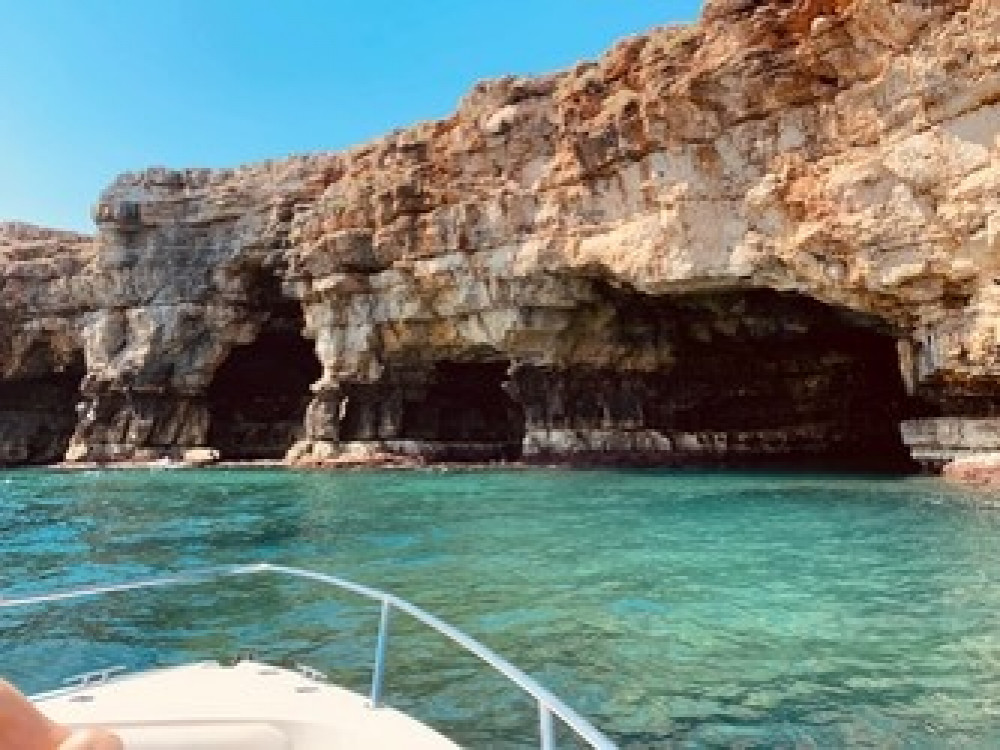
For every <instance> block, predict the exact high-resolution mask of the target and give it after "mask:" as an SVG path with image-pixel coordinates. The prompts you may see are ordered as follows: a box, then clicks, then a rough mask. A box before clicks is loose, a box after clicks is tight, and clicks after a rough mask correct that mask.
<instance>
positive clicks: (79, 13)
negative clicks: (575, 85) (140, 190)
mask: <svg viewBox="0 0 1000 750" xmlns="http://www.w3.org/2000/svg"><path fill="white" fill-rule="evenodd" d="M3 5H4V7H3V11H2V24H3V25H2V27H0V95H2V101H0V220H4V219H19V220H23V221H31V222H34V223H38V224H42V225H46V226H54V227H66V228H73V229H80V230H85V231H90V229H91V221H90V216H89V213H90V206H91V204H92V203H93V202H94V200H95V199H96V197H97V194H98V192H99V191H100V189H101V188H102V187H103V186H104V185H105V184H107V183H108V182H109V181H110V180H111V179H112V178H113V176H114V175H115V174H117V173H118V172H122V171H125V170H129V169H139V168H142V167H146V166H152V165H167V166H176V167H184V166H226V165H235V164H239V163H243V162H247V161H257V160H260V159H267V158H276V157H281V156H284V155H287V154H290V153H300V152H303V151H312V150H317V149H336V148H343V147H345V146H349V145H351V144H354V143H358V142H361V141H365V140H368V139H370V138H372V137H374V136H376V135H378V134H380V133H383V132H386V131H388V130H391V129H392V128H394V127H398V126H402V125H406V124H408V123H411V122H415V121H418V120H423V119H429V118H433V117H440V116H443V115H446V114H447V113H448V112H450V111H451V110H452V109H453V108H454V107H455V105H456V103H457V101H458V99H459V98H460V97H461V96H462V94H463V93H464V92H465V91H466V90H467V89H468V88H469V87H470V86H471V85H472V84H473V83H475V81H477V80H479V79H481V78H485V77H496V76H499V75H503V74H506V73H532V72H544V71H549V70H556V69H558V68H563V67H566V66H568V65H572V64H573V63H575V62H576V61H578V60H581V59H585V58H591V57H594V56H596V55H597V54H599V53H600V52H601V51H602V50H604V49H605V48H606V47H608V46H609V45H610V44H611V43H612V42H614V40H616V39H618V38H620V37H622V36H626V35H628V34H632V33H635V32H637V31H642V30H644V29H647V28H649V27H652V26H656V25H662V24H667V23H684V22H690V21H693V20H694V19H695V18H696V16H697V13H698V10H699V7H700V2H699V1H698V0H675V1H673V2H671V1H670V0H661V1H659V2H657V1H656V0H503V1H502V2H501V1H500V0H495V1H493V2H487V1H486V0H464V1H459V0H433V2H431V1H430V0H428V1H427V2H408V1H406V0H350V1H348V0H325V1H324V0H6V2H4V3H3Z"/></svg>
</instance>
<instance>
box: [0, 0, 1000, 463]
mask: <svg viewBox="0 0 1000 750" xmlns="http://www.w3.org/2000/svg"><path fill="white" fill-rule="evenodd" d="M997 70H1000V8H998V7H997V6H996V4H995V3H992V2H988V1H987V0H937V1H936V2H926V0H902V1H900V2H887V1H886V0H797V1H793V0H781V1H779V0H771V1H767V0H759V1H757V2H731V1H726V0H715V1H714V2H710V3H709V5H708V6H707V7H706V8H705V11H704V13H703V17H702V20H701V21H700V23H698V24H697V25H695V26H692V27H685V28H662V29H655V30H653V31H651V32H649V33H647V34H642V35H638V36H635V37H632V38H629V39H626V40H624V41H622V42H620V43H619V44H617V45H616V46H615V47H614V48H612V49H611V50H610V51H609V52H608V53H607V54H606V55H605V56H603V57H601V58H600V59H598V60H596V61H594V62H587V63H581V64H579V65H577V66H575V67H573V68H572V69H569V70H566V71H562V72H559V73H555V74H552V75H548V76H541V77H535V78H524V77H508V78H504V79H500V80H496V81H488V82H484V83H481V84H479V85H478V86H476V87H475V88H474V89H473V90H472V91H471V92H470V93H469V94H468V95H467V96H466V97H465V98H464V99H463V100H462V102H461V103H460V105H459V107H458V109H457V111H456V112H455V114H454V115H452V116H450V117H448V118H446V119H444V120H440V121H435V122H427V123H422V124H420V125H417V126H415V127H413V128H409V129H404V130H401V131H397V132H395V133H393V134H391V135H389V136H386V137H385V138H383V139H380V140H378V141H375V142H373V143H370V144H366V145H363V146H359V147H357V148H354V149H351V150H349V151H346V152H342V153H323V154H312V155H306V156H299V157H293V158H291V159H286V160H282V161H274V162H268V163H264V164H257V165H251V166H246V167H240V168H236V169H220V170H207V169H188V170H170V169H160V168H157V169H150V170H146V171H143V172H138V173H130V174H125V175H122V176H121V177H119V178H118V179H117V180H116V181H115V182H114V183H113V184H112V185H111V186H110V187H109V188H108V189H107V190H106V191H105V192H104V193H103V194H102V196H101V197H100V199H99V202H98V205H97V207H96V210H95V218H96V220H97V224H98V234H97V236H96V238H94V239H93V240H92V241H91V240H88V239H87V238H80V237H77V236H72V237H71V236H65V235H56V234H55V233H52V234H50V235H46V234H45V232H44V231H43V230H31V231H28V230H27V229H25V228H24V227H23V225H17V226H19V227H20V229H14V228H12V227H13V226H14V225H7V228H6V229H4V230H3V232H0V260H2V262H3V266H4V269H5V274H4V282H3V283H4V294H3V296H2V297H0V320H2V321H3V324H4V326H5V330H8V331H9V332H10V335H9V339H10V343H9V345H8V344H5V346H7V348H6V349H0V371H2V374H3V378H4V380H5V381H10V382H14V381H17V380H18V379H19V378H20V379H23V378H24V377H26V376H25V374H24V373H25V371H24V370H23V365H22V360H21V359H19V358H20V357H22V355H21V354H19V352H25V351H28V350H29V349H30V348H31V347H32V346H35V345H39V346H45V347H48V348H49V349H51V350H53V351H56V352H60V353H61V354H60V355H59V357H57V359H59V361H68V359H67V358H68V357H69V356H70V355H69V353H70V352H72V351H82V353H83V361H84V367H85V372H84V373H83V377H82V378H81V380H80V385H79V389H78V393H77V394H76V396H77V400H78V403H77V407H78V409H77V412H76V413H74V414H72V415H70V417H69V418H70V419H72V420H75V424H76V426H75V429H74V432H73V435H72V438H71V440H70V444H69V448H68V454H67V455H68V456H69V457H71V458H73V459H75V460H88V459H109V458H122V459H133V458H143V457H149V456H157V455H167V454H169V455H179V454H183V452H184V450H186V449H190V448H195V447H200V446H206V445H209V444H210V443H211V441H212V440H223V438H220V437H217V436H218V435H219V424H220V423H219V419H218V414H219V413H220V412H219V408H220V407H219V404H220V400H221V401H225V400H226V398H227V397H226V396H222V395H220V389H222V385H220V378H221V379H222V380H221V382H222V383H223V384H225V383H226V382H227V380H226V378H227V377H229V375H227V368H232V366H233V365H232V363H233V362H234V361H237V360H238V358H239V357H240V356H244V355H246V353H247V351H248V350H247V349H245V347H252V346H254V344H253V342H254V341H266V339H267V337H268V336H270V335H271V334H269V333H268V331H267V329H268V325H269V323H268V320H269V313H267V311H266V310H264V309H263V308H261V307H260V306H258V305H256V304H255V303H254V301H253V299H254V296H255V295H257V294H259V279H260V274H261V273H265V274H268V275H270V278H273V279H274V281H273V283H274V285H275V286H276V288H277V289H278V292H280V295H281V297H282V298H283V299H286V300H289V301H290V302H292V303H294V305H295V306H296V307H295V309H297V310H299V311H301V316H302V317H301V330H298V331H296V332H295V336H298V337H299V338H298V339H296V340H297V341H298V342H299V344H296V345H294V346H299V345H304V346H305V347H308V348H311V353H312V354H314V355H315V358H316V362H318V365H316V363H315V362H312V361H311V359H310V357H308V356H302V357H299V356H298V355H294V356H291V355H289V356H287V357H286V356H285V355H283V354H282V353H281V352H286V354H287V352H288V351H291V350H290V349H287V348H285V349H283V348H282V347H281V346H275V347H266V346H262V348H261V349H260V351H261V352H264V353H263V354H262V355H261V356H264V357H273V358H276V359H278V360H281V365H282V366H283V367H287V368H290V369H292V370H294V372H285V373H282V372H280V370H281V368H280V367H278V366H277V365H275V366H274V367H273V368H272V372H271V373H270V374H266V373H265V374H263V375H261V377H260V378H259V383H262V384H264V385H260V386H259V387H260V388H262V389H265V390H266V389H267V388H271V389H273V391H274V392H275V393H278V392H284V391H289V393H290V392H291V391H294V394H295V395H294V396H291V395H288V394H283V395H282V398H284V397H286V396H287V397H288V399H289V400H290V401H294V402H295V408H294V409H291V408H289V410H287V413H285V412H282V414H281V415H280V419H278V417H275V418H274V420H272V421H273V422H275V423H277V422H279V421H281V422H282V423H283V424H285V425H286V428H283V429H284V432H283V433H282V435H283V437H282V438H281V440H275V441H273V442H274V445H273V446H272V447H271V448H270V449H269V450H270V452H271V453H272V454H273V453H274V452H276V451H278V450H279V448H277V447H275V446H278V445H281V446H284V445H286V444H289V443H291V446H290V448H289V451H288V455H289V456H290V457H291V458H293V459H295V460H298V461H303V462H318V463H322V462H326V461H330V460H335V459H337V458H338V457H339V456H342V455H343V454H344V453H345V451H347V452H349V451H351V450H358V451H366V450H371V451H388V452H394V451H395V452H404V453H405V452H416V453H419V454H421V455H431V456H435V455H440V456H445V457H450V458H462V457H468V458H470V459H476V460H478V458H484V457H485V458H489V459H507V458H514V457H526V458H530V457H533V456H536V457H538V458H539V460H559V459H560V458H568V459H570V460H574V459H575V458H576V457H579V456H587V457H588V460H601V459H605V458H609V459H610V458H612V457H614V458H615V460H618V459H620V458H621V457H625V458H628V457H632V458H636V457H638V456H643V457H648V456H649V455H654V456H655V457H656V460H657V461H668V462H669V461H672V460H676V461H679V462H686V461H689V460H691V461H701V460H710V461H711V462H716V461H722V462H726V461H728V460H729V459H731V458H739V459H740V460H741V461H742V460H744V459H747V460H751V461H754V460H757V459H759V458H761V457H768V458H772V457H774V456H781V457H782V460H785V459H787V460H788V461H789V462H791V463H793V464H797V463H799V462H806V461H812V460H814V459H815V460H819V461H820V462H825V461H828V460H833V459H836V460H837V461H839V460H841V459H845V460H846V459H850V461H848V463H852V462H853V461H854V459H856V458H858V457H860V456H861V455H867V456H872V455H875V456H878V457H880V458H879V460H878V461H876V463H879V464H881V465H883V466H889V465H898V463H899V458H900V455H901V452H902V448H901V447H900V443H899V439H898V436H899V435H902V437H903V439H904V440H905V442H906V443H907V445H908V447H909V449H910V452H911V454H912V455H913V456H914V457H915V458H916V459H918V460H919V461H921V462H923V463H925V464H926V465H929V466H936V465H938V464H940V463H941V462H942V461H944V460H947V459H948V458H950V457H953V456H955V455H959V454H962V453H964V452H968V451H970V450H981V449H984V448H997V447H1000V422H997V421H996V420H997V418H998V412H1000V390H998V388H997V383H998V382H1000V380H998V375H1000V356H998V351H1000V341H998V335H1000V334H998V326H997V323H996V320H997V314H996V313H997V305H998V303H1000V296H998V295H1000V284H998V280H1000V267H998V261H997V259H998V258H1000V200H998V198H997V196H998V195H1000V169H998V166H1000V145H998V135H1000V77H998V75H997V73H996V71H997ZM32 232H34V234H32ZM42 247H46V248H48V250H47V251H46V252H42V251H40V249H39V248H42ZM741 305H742V307H741ZM803 331H804V332H803ZM290 346H292V345H290ZM294 346H292V349H294ZM300 350H301V346H300ZM238 352H243V353H244V354H243V355H241V354H238ZM268 352H270V353H269V354H268ZM64 355H65V356H64ZM60 358H61V359H60ZM234 358H237V359H236V360H234ZM255 358H256V357H255ZM227 362H228V363H229V364H228V365H227V364H226V363H227ZM314 367H316V368H318V369H312V368H314ZM263 369H266V368H263ZM309 379H311V380H312V382H311V383H309V384H308V387H307V388H304V386H303V383H304V381H305V380H309ZM230 382H231V381H230ZM213 384H214V385H213ZM223 390H224V389H223ZM230 392H231V393H238V392H239V388H238V387H237V386H232V387H231V388H230ZM373 394H378V397H377V398H375V399H374V402H377V403H374V402H373ZM366 399H367V400H366ZM231 400H235V401H238V398H236V399H231ZM484 400H488V402H489V404H490V406H489V408H488V409H487V408H486V406H483V405H481V404H482V403H483V402H484ZM68 401H69V400H67V403H68ZM306 401H308V404H306V403H305V402H306ZM366 404H368V405H366ZM473 407H474V408H473ZM227 408H230V409H231V410H232V409H235V408H236V404H235V403H233V404H231V406H230V407H227ZM223 411H224V410H223ZM300 413H301V416H299V415H300ZM213 414H216V415H217V418H216V419H215V426H214V427H213V418H212V415H213ZM299 420H301V421H300V422H299ZM296 425H297V426H296ZM487 426H488V427H487ZM900 426H902V430H901V432H900V431H899V430H900ZM232 439H233V437H232V436H230V437H229V438H225V439H224V440H230V441H231V440H232ZM463 446H464V447H463ZM477 446H478V447H477ZM782 446H786V447H782ZM787 446H791V447H790V448H789V447H787ZM848 454H851V455H848ZM903 457H904V458H905V454H903ZM644 460H645V459H644Z"/></svg>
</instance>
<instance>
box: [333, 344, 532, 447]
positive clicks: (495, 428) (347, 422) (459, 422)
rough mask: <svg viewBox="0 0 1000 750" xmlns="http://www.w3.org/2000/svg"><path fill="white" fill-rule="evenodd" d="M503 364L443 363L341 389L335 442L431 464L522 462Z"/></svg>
mask: <svg viewBox="0 0 1000 750" xmlns="http://www.w3.org/2000/svg"><path fill="white" fill-rule="evenodd" d="M510 366H511V363H510V361H509V360H505V359H496V358H480V359H447V358H442V359H438V360H434V361H431V362H429V363H428V362H424V363H420V364H416V365H413V364H410V365H408V366H400V365H398V364H397V365H396V366H395V367H390V368H389V370H388V372H387V374H386V376H385V377H384V379H383V381H382V382H380V383H373V384H358V385H354V386H351V387H349V388H348V389H347V398H346V402H345V403H346V408H345V410H344V414H343V418H342V420H341V423H340V435H341V440H342V441H344V442H346V443H352V442H369V443H378V444H380V445H382V446H383V447H385V448H387V449H389V450H392V451H398V452H404V453H411V454H417V455H420V456H422V457H424V458H427V459H430V460H435V461H449V462H456V463H465V462H493V461H512V460H516V459H518V458H520V456H521V450H522V444H523V439H524V432H525V426H524V424H525V423H524V412H523V409H522V408H521V406H520V404H519V403H517V401H515V400H514V399H513V398H512V397H511V395H510V394H509V393H508V390H507V383H508V372H509V370H510Z"/></svg>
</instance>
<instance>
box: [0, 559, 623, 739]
mask: <svg viewBox="0 0 1000 750" xmlns="http://www.w3.org/2000/svg"><path fill="white" fill-rule="evenodd" d="M268 572H270V573H280V574H282V575H286V576H291V577H293V578H303V579H306V580H310V581H316V582H317V583H323V584H326V585H328V586H334V587H336V588H339V589H343V590H344V591H350V592H351V593H354V594H358V595H359V596H363V597H365V598H367V599H372V600H374V601H377V602H379V603H380V604H381V613H380V617H379V628H378V639H377V641H376V644H375V664H374V667H373V668H372V682H371V693H370V698H371V706H372V708H378V707H379V706H380V705H381V702H382V686H383V684H384V682H385V664H386V652H387V650H388V646H389V623H390V620H391V615H392V611H393V610H394V609H398V610H400V611H401V612H405V613H406V614H408V615H410V616H411V617H413V618H415V619H417V620H419V621H420V622H422V623H423V624H424V625H427V626H428V627H430V628H432V629H433V630H436V631H437V632H438V633H440V634H441V635H443V636H445V637H446V638H448V639H450V640H451V641H453V642H455V643H457V644H458V645H459V646H461V647H462V648H464V649H465V650H466V651H468V652H469V653H471V654H473V655H475V656H476V657H478V658H479V659H481V660H482V661H484V662H486V663H487V664H488V665H489V666H491V667H492V668H493V669H495V670H496V671H497V672H499V673H500V674H502V675H503V676H504V677H506V678H507V679H508V680H510V681H511V682H513V683H514V684H515V685H517V686H518V687H519V688H520V689H521V690H522V691H524V692H525V693H527V694H528V695H530V696H532V697H533V698H534V699H535V701H536V702H537V704H538V725H539V738H540V743H539V744H540V747H541V748H542V750H554V749H555V746H556V739H555V722H554V717H558V718H559V719H560V720H562V722H563V723H564V724H566V726H567V727H569V728H570V729H571V730H573V732H574V733H575V734H576V735H577V737H579V738H580V739H582V740H583V741H584V742H586V743H587V744H588V745H590V747H592V748H595V749H596V750H616V746H615V744H614V743H613V742H611V740H609V739H608V738H607V737H605V736H604V735H603V734H602V733H601V732H600V731H598V730H597V729H596V728H594V726H593V725H592V724H591V723H590V722H589V721H587V720H586V719H584V718H583V717H582V716H580V714H578V713H577V712H576V711H574V710H573V709H572V708H570V707H569V706H567V705H566V704H565V703H563V702H562V701H561V700H560V699H559V698H558V697H556V696H555V695H553V694H552V693H550V692H549V691H548V690H546V689H545V688H544V687H542V686H541V685H539V684H538V683H537V682H535V680H533V679H531V678H530V677H529V676H528V675H526V674H525V673H524V672H522V671H521V670H520V669H518V668H517V667H515V666H514V665H513V664H511V663H510V662H508V661H507V660H506V659H504V658H502V657H501V656H499V655H497V654H496V653H494V652H493V651H491V650H490V649H488V648H487V647H486V646H484V645H483V644H481V643H479V642H478V641H476V640H474V639H473V638H470V637H469V636H467V635H466V634H465V633H463V632H461V631H460V630H458V629H456V628H454V627H452V626H451V625H449V624H448V623H446V622H444V621H443V620H440V619H438V618H437V617H435V616H434V615H432V614H430V613H429V612H425V611H424V610H422V609H420V608H419V607H417V606H415V605H413V604H410V602H408V601H406V600H405V599H400V598H399V597H397V596H394V595H392V594H389V593H386V592H385V591H379V590H378V589H373V588H370V587H368V586H362V585H361V584H358V583H353V582H352V581H347V580H344V579H343V578H336V577H335V576H328V575H325V574H323V573H317V572H315V571H312V570H305V569H303V568H291V567H287V566H285V565H272V564H271V563H253V564H250V565H226V566H219V567H214V568H202V569H198V570H189V571H182V572H179V573H175V574H173V575H168V576H163V577H161V578H149V579H145V580H140V581H130V582H127V583H118V584H109V585H106V586H88V587H85V588H78V589H72V590H67V591H56V592H52V593H49V594H42V595H39V596H30V597H24V598H19V599H0V609H9V608H13V607H26V606H29V605H33V604H47V603H53V602H61V601H69V600H72V599H82V598H85V597H90V596H100V595H103V594H114V593H118V592H122V591H135V590H137V589H153V588H165V587H168V586H183V585H190V584H196V583H207V582H210V581H213V580H218V579H221V578H230V577H235V576H244V575H252V574H256V573H268Z"/></svg>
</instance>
